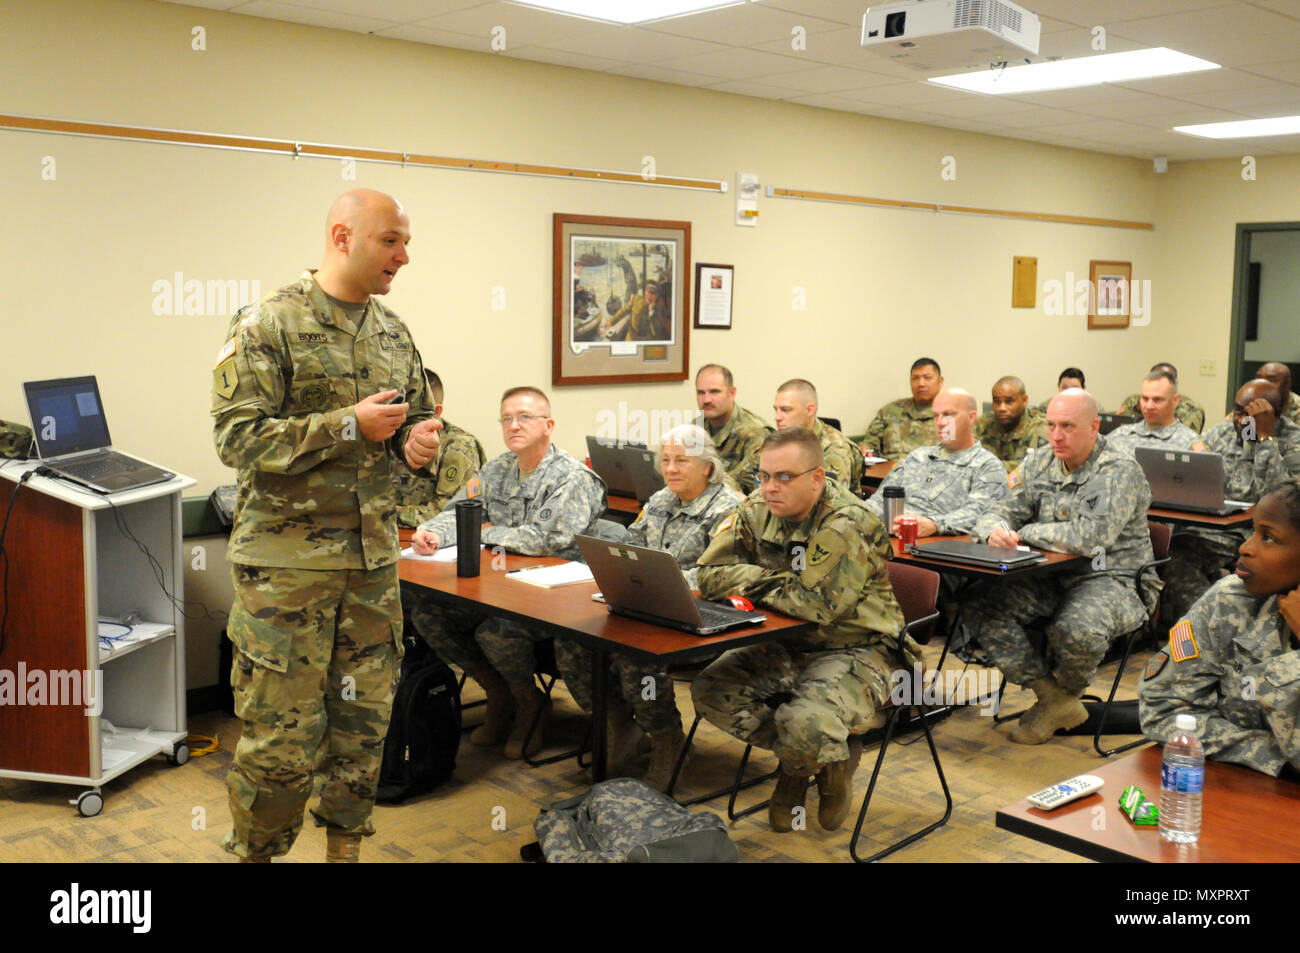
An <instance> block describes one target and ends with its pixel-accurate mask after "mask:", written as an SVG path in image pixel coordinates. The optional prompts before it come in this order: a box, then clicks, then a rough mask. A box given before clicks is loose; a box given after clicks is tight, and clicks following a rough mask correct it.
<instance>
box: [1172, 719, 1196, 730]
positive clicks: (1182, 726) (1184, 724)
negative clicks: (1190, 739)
mask: <svg viewBox="0 0 1300 953" xmlns="http://www.w3.org/2000/svg"><path fill="white" fill-rule="evenodd" d="M1174 727H1175V728H1177V729H1178V730H1179V731H1195V730H1196V716H1195V715H1179V716H1178V717H1177V718H1175V719H1174Z"/></svg>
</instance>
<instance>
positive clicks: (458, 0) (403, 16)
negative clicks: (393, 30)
mask: <svg viewBox="0 0 1300 953" xmlns="http://www.w3.org/2000/svg"><path fill="white" fill-rule="evenodd" d="M279 2H281V3H284V4H287V5H288V6H293V7H309V8H313V9H316V10H326V11H328V12H330V13H344V14H348V15H350V16H359V17H365V16H374V15H375V14H379V15H381V16H382V17H383V19H385V20H389V21H392V22H394V23H411V22H414V21H416V20H423V19H426V18H428V17H431V16H436V15H438V14H443V13H451V12H453V11H456V10H463V9H465V8H466V7H474V6H482V5H483V4H484V3H486V2H489V0H383V2H381V3H374V2H371V0H279Z"/></svg>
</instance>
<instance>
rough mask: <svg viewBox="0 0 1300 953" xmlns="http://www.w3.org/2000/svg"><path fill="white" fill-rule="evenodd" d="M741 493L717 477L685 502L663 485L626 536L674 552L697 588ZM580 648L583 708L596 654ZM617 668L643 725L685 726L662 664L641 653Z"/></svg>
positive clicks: (651, 729)
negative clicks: (703, 562)
mask: <svg viewBox="0 0 1300 953" xmlns="http://www.w3.org/2000/svg"><path fill="white" fill-rule="evenodd" d="M743 499H744V497H743V496H741V495H740V494H739V493H737V492H736V491H735V490H734V489H732V488H730V487H728V486H726V485H725V484H722V483H717V484H710V485H708V486H707V487H705V489H704V492H703V493H701V494H700V495H699V496H697V497H696V498H695V499H693V500H691V501H690V502H689V503H683V502H682V501H681V498H680V497H679V496H678V495H677V494H676V493H674V492H673V491H672V490H670V489H668V488H667V487H664V488H663V489H662V490H660V491H659V492H657V493H656V494H655V495H654V496H652V497H650V499H648V500H646V504H645V508H644V509H642V510H641V515H640V516H638V517H637V518H636V522H634V523H633V524H632V525H631V526H630V527H628V531H627V539H626V540H625V542H627V543H630V544H631V545H633V546H646V547H648V548H651V549H664V550H667V551H668V552H670V553H672V554H673V558H674V559H676V560H677V565H679V566H680V567H681V568H682V575H684V576H685V577H686V582H687V583H688V584H689V585H690V586H691V588H695V585H696V578H695V577H696V573H697V572H698V569H697V568H696V564H697V563H698V562H699V558H700V556H701V554H703V552H704V550H705V549H706V548H707V547H708V545H709V541H710V538H711V537H712V535H713V531H714V529H716V528H717V526H718V524H719V523H721V522H722V521H723V520H724V519H726V518H727V517H728V516H730V515H731V514H732V513H734V512H735V511H736V507H737V506H739V505H740V502H741V500H743ZM557 644H558V643H557ZM569 644H570V645H576V643H569ZM577 651H578V653H580V655H581V656H582V658H581V660H572V661H571V662H570V665H569V667H570V669H571V670H575V669H579V668H580V669H581V670H582V671H584V672H586V673H588V677H587V678H586V679H585V682H586V684H585V697H584V698H583V699H581V700H580V703H581V702H584V701H585V702H586V703H587V704H585V705H584V708H586V709H587V710H588V711H590V701H591V687H590V686H591V682H590V672H591V669H592V666H593V665H594V664H595V659H594V656H593V655H592V653H590V652H588V651H587V650H585V649H581V648H580V647H579V648H578V650H577ZM614 674H615V675H616V676H617V681H616V684H617V685H618V687H619V690H620V691H621V693H622V696H623V700H624V701H625V702H627V704H628V706H629V707H630V708H631V709H632V716H633V717H634V718H635V719H636V723H637V725H638V726H639V727H640V728H641V730H642V731H644V732H646V733H648V734H654V733H655V732H660V731H668V730H670V729H672V728H674V727H676V728H680V727H681V724H682V718H681V715H680V714H679V713H678V711H677V700H676V699H675V698H674V696H673V682H672V679H671V678H669V677H668V672H667V670H666V669H665V668H664V666H662V665H656V664H654V663H653V662H647V661H644V660H642V659H634V658H616V659H615V660H614ZM647 678H649V679H653V687H654V691H653V692H652V694H653V696H654V697H653V698H645V697H644V696H645V694H646V688H648V687H649V685H650V683H647V682H646V679H647ZM568 684H569V691H570V694H573V695H574V697H575V699H576V698H577V697H578V696H577V694H576V693H574V692H573V683H572V682H569V683H568ZM580 691H582V689H580Z"/></svg>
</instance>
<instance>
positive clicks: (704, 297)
mask: <svg viewBox="0 0 1300 953" xmlns="http://www.w3.org/2000/svg"><path fill="white" fill-rule="evenodd" d="M734 286H735V268H734V267H733V266H731V265H710V264H705V263H704V262H696V263H695V327H696V328H721V329H723V330H728V331H729V330H731V302H732V298H733V294H732V292H733V289H734Z"/></svg>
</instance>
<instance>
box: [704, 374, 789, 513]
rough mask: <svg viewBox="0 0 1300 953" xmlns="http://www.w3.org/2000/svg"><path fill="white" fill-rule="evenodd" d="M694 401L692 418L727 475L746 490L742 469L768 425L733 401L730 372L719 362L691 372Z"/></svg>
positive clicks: (732, 382)
mask: <svg viewBox="0 0 1300 953" xmlns="http://www.w3.org/2000/svg"><path fill="white" fill-rule="evenodd" d="M695 400H696V402H697V403H698V404H699V406H700V419H699V420H697V421H696V423H697V424H699V425H700V426H701V427H703V428H704V429H705V430H706V431H708V433H709V436H710V437H712V438H713V445H714V446H715V447H717V448H718V456H720V457H721V458H722V462H723V463H724V464H726V467H727V474H728V476H730V477H732V478H733V479H734V480H735V481H736V483H737V484H739V485H740V488H741V489H742V490H744V491H745V492H746V493H748V492H750V491H751V490H752V489H753V487H746V486H745V485H744V472H745V468H746V467H747V466H748V464H749V460H750V457H752V456H753V455H754V454H755V453H756V452H757V450H758V448H759V447H760V446H761V445H762V443H763V438H764V437H766V436H767V435H768V434H770V433H771V432H772V428H771V427H769V426H768V425H767V424H765V423H763V421H762V420H760V419H759V418H758V417H756V416H755V415H754V414H751V413H750V412H749V411H748V410H746V409H745V408H744V407H740V406H737V404H736V386H735V382H734V379H733V378H732V376H731V371H729V370H727V369H726V368H725V367H723V366H722V365H721V364H705V365H704V366H703V367H701V368H700V369H699V370H698V371H696V373H695Z"/></svg>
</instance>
